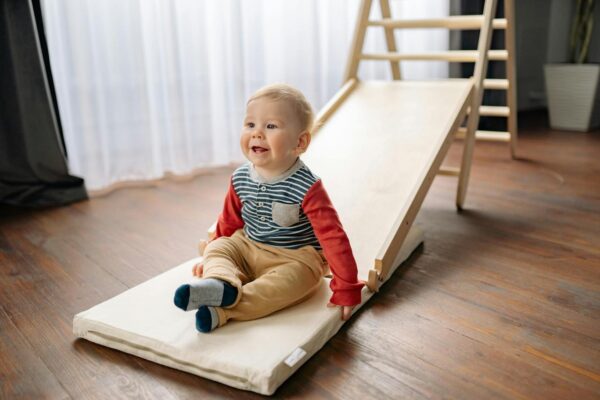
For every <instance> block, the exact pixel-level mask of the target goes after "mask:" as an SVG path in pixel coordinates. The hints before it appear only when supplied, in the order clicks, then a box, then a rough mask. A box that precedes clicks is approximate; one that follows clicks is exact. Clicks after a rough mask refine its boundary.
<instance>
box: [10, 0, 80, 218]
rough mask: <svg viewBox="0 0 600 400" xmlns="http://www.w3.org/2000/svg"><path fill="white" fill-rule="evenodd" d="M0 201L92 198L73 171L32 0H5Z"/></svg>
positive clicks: (33, 202) (39, 202)
mask: <svg viewBox="0 0 600 400" xmlns="http://www.w3.org/2000/svg"><path fill="white" fill-rule="evenodd" d="M0 54H2V57H0V93H1V96H0V203H4V204H10V205H16V206H29V207H42V206H54V205H60V204H66V203H70V202H74V201H78V200H82V199H85V198H87V193H86V190H85V187H84V182H83V179H81V178H78V177H75V176H72V175H70V174H69V171H68V168H67V161H66V157H65V152H64V148H63V144H62V138H61V132H60V130H59V125H58V122H57V119H56V114H55V112H54V105H53V102H52V95H51V92H50V87H49V85H48V76H47V71H46V65H45V63H44V58H43V53H42V49H41V42H40V40H39V37H38V30H37V25H36V19H35V12H34V6H33V3H32V1H30V0H28V1H23V0H4V1H2V2H1V3H0Z"/></svg>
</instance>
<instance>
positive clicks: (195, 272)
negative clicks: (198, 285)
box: [192, 262, 204, 278]
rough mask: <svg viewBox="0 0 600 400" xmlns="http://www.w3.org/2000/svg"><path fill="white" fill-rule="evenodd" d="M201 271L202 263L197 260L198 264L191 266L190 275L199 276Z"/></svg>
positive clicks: (202, 270)
mask: <svg viewBox="0 0 600 400" xmlns="http://www.w3.org/2000/svg"><path fill="white" fill-rule="evenodd" d="M202 273H204V264H203V263H202V262H199V263H198V264H196V265H194V268H192V275H194V276H197V277H198V278H201V277H202Z"/></svg>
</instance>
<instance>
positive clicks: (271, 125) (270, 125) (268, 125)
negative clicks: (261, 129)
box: [267, 124, 277, 129]
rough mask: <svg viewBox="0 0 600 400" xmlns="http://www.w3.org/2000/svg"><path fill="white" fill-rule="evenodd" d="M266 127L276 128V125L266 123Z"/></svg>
mask: <svg viewBox="0 0 600 400" xmlns="http://www.w3.org/2000/svg"><path fill="white" fill-rule="evenodd" d="M267 129H277V125H275V124H267Z"/></svg>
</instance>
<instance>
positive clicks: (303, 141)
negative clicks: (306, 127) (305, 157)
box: [296, 131, 311, 155]
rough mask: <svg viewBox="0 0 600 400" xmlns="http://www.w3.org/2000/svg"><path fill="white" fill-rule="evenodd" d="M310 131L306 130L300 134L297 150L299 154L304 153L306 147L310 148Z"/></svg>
mask: <svg viewBox="0 0 600 400" xmlns="http://www.w3.org/2000/svg"><path fill="white" fill-rule="evenodd" d="M310 139H311V136H310V132H309V131H304V132H302V133H301V134H300V136H298V146H297V147H296V152H297V153H298V155H300V154H302V153H304V152H305V151H306V149H308V145H309V144H310Z"/></svg>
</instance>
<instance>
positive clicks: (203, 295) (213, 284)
mask: <svg viewBox="0 0 600 400" xmlns="http://www.w3.org/2000/svg"><path fill="white" fill-rule="evenodd" d="M237 295H238V290H237V288H235V287H234V286H231V285H230V284H229V283H227V282H223V281H222V280H219V279H213V278H207V279H201V280H199V281H197V282H194V283H191V284H186V285H181V286H179V287H178V288H177V290H176V291H175V297H174V299H173V302H174V303H175V305H176V306H177V307H179V308H181V309H182V310H184V311H190V310H196V309H198V307H200V306H215V307H227V306H230V305H232V304H233V303H234V302H235V299H236V298H237Z"/></svg>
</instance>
